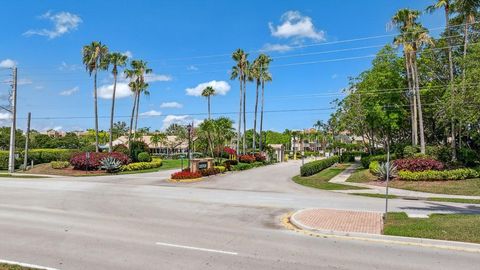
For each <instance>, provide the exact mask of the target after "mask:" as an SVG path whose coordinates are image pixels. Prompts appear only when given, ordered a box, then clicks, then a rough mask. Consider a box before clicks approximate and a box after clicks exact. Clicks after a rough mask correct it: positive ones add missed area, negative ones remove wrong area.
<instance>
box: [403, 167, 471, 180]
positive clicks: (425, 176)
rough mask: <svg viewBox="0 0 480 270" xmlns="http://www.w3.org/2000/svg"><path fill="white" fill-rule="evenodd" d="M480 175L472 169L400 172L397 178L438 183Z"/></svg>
mask: <svg viewBox="0 0 480 270" xmlns="http://www.w3.org/2000/svg"><path fill="white" fill-rule="evenodd" d="M479 176H480V173H479V172H478V171H476V170H473V169H456V170H448V171H423V172H410V171H400V172H399V173H398V177H399V178H400V179H402V180H405V181H439V180H464V179H469V178H476V177H479Z"/></svg>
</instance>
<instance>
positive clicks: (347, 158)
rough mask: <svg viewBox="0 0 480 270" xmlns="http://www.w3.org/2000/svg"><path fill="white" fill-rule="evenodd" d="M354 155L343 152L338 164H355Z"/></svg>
mask: <svg viewBox="0 0 480 270" xmlns="http://www.w3.org/2000/svg"><path fill="white" fill-rule="evenodd" d="M355 156H356V154H355V153H352V152H344V153H342V155H341V156H340V162H355Z"/></svg>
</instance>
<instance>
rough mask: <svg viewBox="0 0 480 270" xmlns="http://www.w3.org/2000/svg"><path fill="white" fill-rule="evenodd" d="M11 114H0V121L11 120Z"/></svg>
mask: <svg viewBox="0 0 480 270" xmlns="http://www.w3.org/2000/svg"><path fill="white" fill-rule="evenodd" d="M10 117H11V114H10V113H8V112H0V121H1V120H10Z"/></svg>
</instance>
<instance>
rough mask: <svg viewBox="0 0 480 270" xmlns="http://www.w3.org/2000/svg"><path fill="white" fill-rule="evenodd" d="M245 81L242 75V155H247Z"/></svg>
mask: <svg viewBox="0 0 480 270" xmlns="http://www.w3.org/2000/svg"><path fill="white" fill-rule="evenodd" d="M246 85H247V81H246V76H245V75H244V79H243V153H244V154H246V153H247V117H246V104H247V86H246Z"/></svg>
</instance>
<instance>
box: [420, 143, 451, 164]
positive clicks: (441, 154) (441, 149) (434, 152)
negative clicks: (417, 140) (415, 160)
mask: <svg viewBox="0 0 480 270" xmlns="http://www.w3.org/2000/svg"><path fill="white" fill-rule="evenodd" d="M425 154H426V155H427V156H429V157H431V158H433V159H436V160H438V161H441V162H443V163H446V162H449V161H451V160H452V150H451V149H450V148H449V147H447V146H444V145H427V146H426V147H425Z"/></svg>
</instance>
